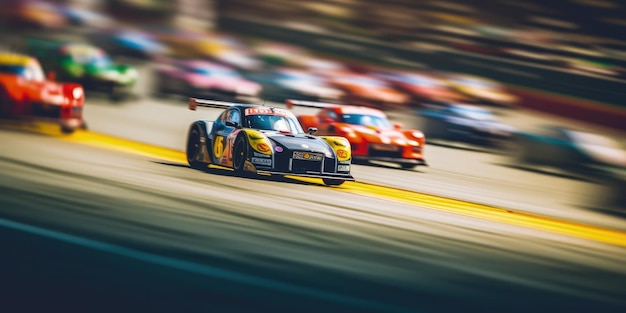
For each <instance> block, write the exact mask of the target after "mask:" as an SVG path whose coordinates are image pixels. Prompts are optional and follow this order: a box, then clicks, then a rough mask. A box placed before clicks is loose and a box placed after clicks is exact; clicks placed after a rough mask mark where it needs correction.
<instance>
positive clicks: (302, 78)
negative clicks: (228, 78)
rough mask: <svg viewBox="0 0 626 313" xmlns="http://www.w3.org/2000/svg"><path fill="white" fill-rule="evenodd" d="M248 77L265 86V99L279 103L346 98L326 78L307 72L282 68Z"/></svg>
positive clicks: (255, 73) (259, 72) (328, 100)
mask: <svg viewBox="0 0 626 313" xmlns="http://www.w3.org/2000/svg"><path fill="white" fill-rule="evenodd" d="M247 77H248V78H249V79H251V80H253V81H256V82H258V83H260V84H261V85H262V86H263V99H267V100H272V101H277V102H284V101H285V100H287V99H292V98H298V99H302V100H312V101H327V102H335V101H339V100H340V99H341V98H342V97H343V96H344V93H343V92H342V91H341V90H339V89H338V88H335V87H333V86H331V85H329V84H328V82H327V80H326V78H324V77H321V76H319V75H316V74H313V73H311V72H309V71H305V70H299V69H292V68H283V67H280V68H273V69H268V70H263V71H256V72H254V73H253V74H248V75H247Z"/></svg>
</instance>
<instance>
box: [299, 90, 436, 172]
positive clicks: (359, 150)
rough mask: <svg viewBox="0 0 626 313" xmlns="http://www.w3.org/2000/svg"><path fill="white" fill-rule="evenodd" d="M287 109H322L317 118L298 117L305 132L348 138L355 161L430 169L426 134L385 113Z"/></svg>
mask: <svg viewBox="0 0 626 313" xmlns="http://www.w3.org/2000/svg"><path fill="white" fill-rule="evenodd" d="M286 104H287V108H290V109H291V108H292V107H294V106H302V107H312V108H319V109H320V111H319V112H318V113H317V114H316V115H298V116H297V117H298V120H299V121H300V124H302V127H304V129H307V128H308V127H313V128H317V130H318V132H317V134H319V135H321V136H327V135H329V136H341V137H345V138H347V139H348V141H349V142H350V145H351V148H352V159H353V160H354V161H357V160H361V161H385V162H391V163H396V164H399V165H400V166H401V167H402V168H405V169H410V168H414V167H415V166H418V165H424V166H426V165H427V164H426V161H425V160H424V143H425V142H426V139H425V137H424V133H422V131H420V130H415V129H402V126H401V125H400V124H399V123H393V124H392V123H391V122H390V121H389V120H388V119H387V116H386V115H385V113H384V112H383V111H381V110H378V109H374V108H369V107H363V106H352V105H342V104H332V103H321V102H312V101H302V100H291V99H289V100H287V102H286Z"/></svg>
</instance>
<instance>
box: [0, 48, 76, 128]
mask: <svg viewBox="0 0 626 313" xmlns="http://www.w3.org/2000/svg"><path fill="white" fill-rule="evenodd" d="M49 76H50V78H52V76H54V74H52V73H51V74H50V75H49ZM84 102H85V96H84V92H83V88H82V86H81V85H79V84H75V83H59V82H55V81H53V80H52V79H46V77H45V76H44V72H43V70H42V69H41V66H40V64H39V62H38V61H37V59H35V58H33V57H30V56H27V55H21V54H15V53H0V116H2V117H6V118H11V119H16V118H18V119H24V118H28V119H30V118H36V119H44V120H52V121H54V122H56V123H58V124H59V125H60V126H61V130H62V131H63V132H66V133H69V132H72V131H74V130H75V129H77V128H81V127H85V122H84V120H83V104H84Z"/></svg>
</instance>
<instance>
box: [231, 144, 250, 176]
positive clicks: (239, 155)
mask: <svg viewBox="0 0 626 313" xmlns="http://www.w3.org/2000/svg"><path fill="white" fill-rule="evenodd" d="M247 159H248V140H247V139H246V137H245V136H239V137H237V140H235V146H234V147H233V169H234V170H235V173H237V174H239V175H241V174H243V173H244V165H245V163H246V160H247Z"/></svg>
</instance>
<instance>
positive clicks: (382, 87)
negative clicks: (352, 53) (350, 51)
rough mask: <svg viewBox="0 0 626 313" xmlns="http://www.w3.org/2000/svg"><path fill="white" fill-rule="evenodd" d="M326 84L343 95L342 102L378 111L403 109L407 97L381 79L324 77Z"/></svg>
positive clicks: (353, 75)
mask: <svg viewBox="0 0 626 313" xmlns="http://www.w3.org/2000/svg"><path fill="white" fill-rule="evenodd" d="M326 77H328V83H329V84H330V85H332V86H334V87H335V88H339V89H341V90H342V91H343V92H344V93H345V97H344V99H343V101H344V102H346V103H350V104H355V105H364V106H369V107H375V108H380V109H387V108H399V107H404V106H406V105H407V104H408V103H409V100H410V99H409V97H408V96H407V95H406V94H404V93H402V92H400V91H398V90H396V89H394V88H393V87H392V86H391V85H389V84H388V83H387V82H385V81H384V80H382V79H378V78H375V77H373V76H369V75H365V74H358V73H333V74H329V75H326Z"/></svg>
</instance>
